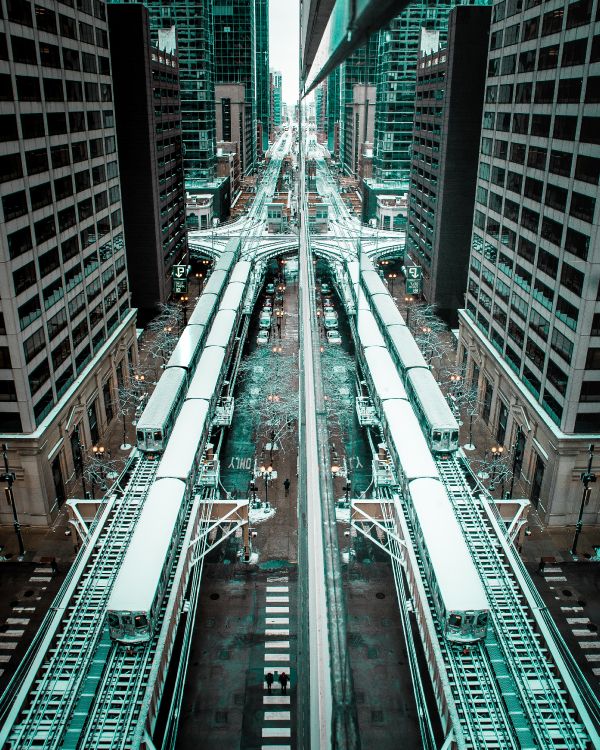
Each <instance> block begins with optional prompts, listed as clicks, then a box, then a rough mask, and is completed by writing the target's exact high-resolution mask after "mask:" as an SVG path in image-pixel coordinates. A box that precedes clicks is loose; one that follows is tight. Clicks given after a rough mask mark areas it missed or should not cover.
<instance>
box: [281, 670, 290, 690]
mask: <svg viewBox="0 0 600 750" xmlns="http://www.w3.org/2000/svg"><path fill="white" fill-rule="evenodd" d="M288 680H289V677H288V676H287V674H286V673H285V672H282V673H281V674H280V675H279V682H280V684H281V692H282V693H283V695H286V694H287V684H288Z"/></svg>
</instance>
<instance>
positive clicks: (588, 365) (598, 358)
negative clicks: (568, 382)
mask: <svg viewBox="0 0 600 750" xmlns="http://www.w3.org/2000/svg"><path fill="white" fill-rule="evenodd" d="M585 369H586V370H600V349H598V348H596V347H593V346H591V347H590V348H589V349H588V353H587V358H586V360H585Z"/></svg>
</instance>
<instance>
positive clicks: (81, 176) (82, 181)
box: [75, 169, 92, 193]
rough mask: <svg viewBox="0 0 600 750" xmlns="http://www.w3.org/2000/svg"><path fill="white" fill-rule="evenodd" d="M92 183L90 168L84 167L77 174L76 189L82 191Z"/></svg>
mask: <svg viewBox="0 0 600 750" xmlns="http://www.w3.org/2000/svg"><path fill="white" fill-rule="evenodd" d="M91 184H92V181H91V179H90V173H89V170H87V169H84V170H83V171H81V172H77V173H76V174H75V190H76V191H77V192H78V193H81V192H82V191H83V190H87V189H88V188H89V187H90V186H91Z"/></svg>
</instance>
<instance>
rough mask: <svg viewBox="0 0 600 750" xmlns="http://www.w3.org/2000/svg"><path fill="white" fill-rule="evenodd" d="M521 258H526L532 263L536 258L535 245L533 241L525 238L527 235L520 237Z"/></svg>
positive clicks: (519, 251)
mask: <svg viewBox="0 0 600 750" xmlns="http://www.w3.org/2000/svg"><path fill="white" fill-rule="evenodd" d="M517 252H518V254H519V255H520V256H521V258H525V260H528V261H529V262H530V263H533V261H534V260H535V245H534V244H533V242H530V241H529V240H527V239H525V237H519V248H518V250H517Z"/></svg>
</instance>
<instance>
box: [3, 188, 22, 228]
mask: <svg viewBox="0 0 600 750" xmlns="http://www.w3.org/2000/svg"><path fill="white" fill-rule="evenodd" d="M2 208H3V211H4V220H5V221H10V220H11V219H17V218H18V217H19V216H24V215H25V214H26V213H27V193H26V192H25V191H24V190H19V191H18V192H17V193H11V194H10V195H5V196H4V197H3V198H2Z"/></svg>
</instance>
